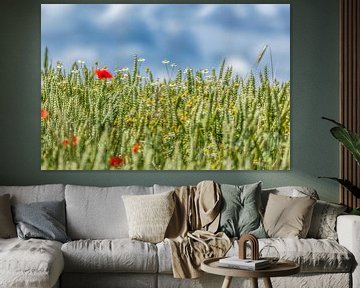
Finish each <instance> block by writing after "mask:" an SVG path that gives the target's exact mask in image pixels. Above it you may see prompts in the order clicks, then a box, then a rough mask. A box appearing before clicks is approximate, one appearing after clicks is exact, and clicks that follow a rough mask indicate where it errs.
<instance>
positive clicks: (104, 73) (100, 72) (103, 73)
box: [95, 69, 113, 79]
mask: <svg viewBox="0 0 360 288" xmlns="http://www.w3.org/2000/svg"><path fill="white" fill-rule="evenodd" d="M95 73H96V76H97V77H98V78H99V79H110V78H112V77H113V76H112V75H111V73H110V72H109V71H108V70H107V69H96V70H95Z"/></svg>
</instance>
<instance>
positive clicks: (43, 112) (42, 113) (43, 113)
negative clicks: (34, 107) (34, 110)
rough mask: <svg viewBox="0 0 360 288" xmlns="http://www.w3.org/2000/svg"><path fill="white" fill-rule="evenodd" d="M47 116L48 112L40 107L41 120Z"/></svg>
mask: <svg viewBox="0 0 360 288" xmlns="http://www.w3.org/2000/svg"><path fill="white" fill-rule="evenodd" d="M48 116H49V112H48V111H47V110H45V109H41V120H45V119H46V118H47V117H48Z"/></svg>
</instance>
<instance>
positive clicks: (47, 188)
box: [0, 184, 65, 204]
mask: <svg viewBox="0 0 360 288" xmlns="http://www.w3.org/2000/svg"><path fill="white" fill-rule="evenodd" d="M4 194H9V195H10V200H11V204H16V203H32V202H41V201H61V200H64V198H65V185H63V184H46V185H34V186H0V195H4Z"/></svg>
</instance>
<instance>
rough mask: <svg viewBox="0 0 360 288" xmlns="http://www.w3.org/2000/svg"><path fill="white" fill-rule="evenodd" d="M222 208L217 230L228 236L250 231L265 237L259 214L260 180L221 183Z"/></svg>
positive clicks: (257, 235) (259, 236)
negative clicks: (244, 183) (237, 183)
mask: <svg viewBox="0 0 360 288" xmlns="http://www.w3.org/2000/svg"><path fill="white" fill-rule="evenodd" d="M221 192H222V197H223V198H222V200H223V202H222V209H221V212H220V225H219V231H222V232H225V233H226V235H228V236H229V237H240V236H241V235H243V234H246V233H251V234H253V235H255V236H256V237H258V238H263V237H266V233H265V230H264V228H263V225H262V223H261V216H260V193H261V182H258V183H255V184H249V185H244V186H235V185H227V184H222V185H221Z"/></svg>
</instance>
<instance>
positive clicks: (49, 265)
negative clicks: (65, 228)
mask: <svg viewBox="0 0 360 288" xmlns="http://www.w3.org/2000/svg"><path fill="white" fill-rule="evenodd" d="M60 249H61V243H59V242H56V241H49V240H40V239H30V240H26V241H25V240H22V239H18V238H12V239H0V287H14V288H15V287H18V288H23V287H27V288H32V287H34V288H35V287H36V288H38V287H53V286H54V285H55V283H56V282H57V280H58V278H59V276H60V274H61V272H62V270H63V268H64V258H63V255H62V253H61V250H60Z"/></svg>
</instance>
